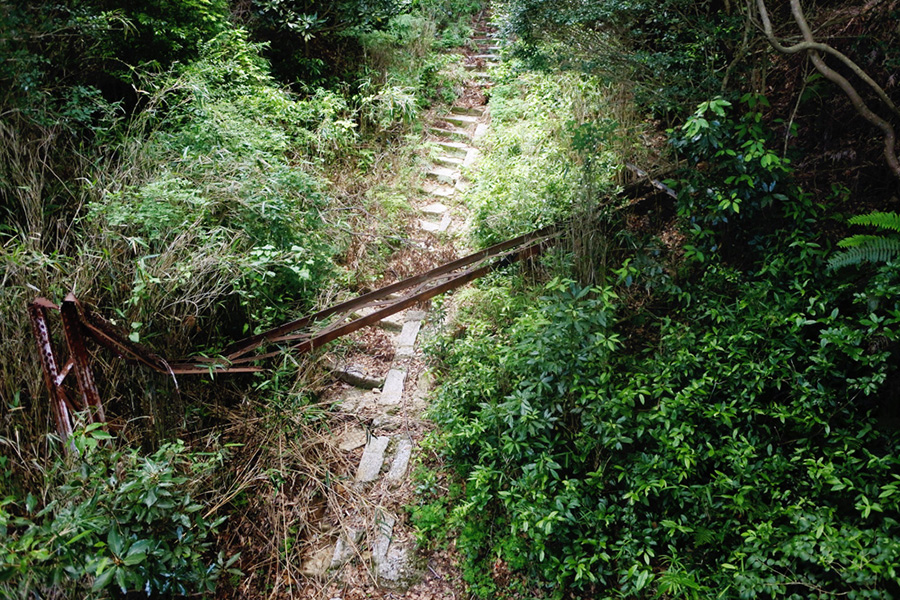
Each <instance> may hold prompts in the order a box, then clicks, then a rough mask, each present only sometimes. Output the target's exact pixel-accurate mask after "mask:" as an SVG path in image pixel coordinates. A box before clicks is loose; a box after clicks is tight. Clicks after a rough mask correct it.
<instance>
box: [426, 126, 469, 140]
mask: <svg viewBox="0 0 900 600" xmlns="http://www.w3.org/2000/svg"><path fill="white" fill-rule="evenodd" d="M428 131H429V133H431V134H432V135H436V136H438V137H442V138H448V139H451V140H457V141H465V140H468V139H469V132H468V131H462V130H459V129H444V128H442V127H429V128H428Z"/></svg>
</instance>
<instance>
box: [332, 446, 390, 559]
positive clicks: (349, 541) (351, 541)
mask: <svg viewBox="0 0 900 600" xmlns="http://www.w3.org/2000/svg"><path fill="white" fill-rule="evenodd" d="M395 460H396V459H395ZM391 468H393V467H391ZM363 533H364V532H363V530H362V529H354V528H352V527H351V528H350V529H348V530H347V532H346V533H345V534H344V535H342V536H340V537H339V538H338V541H337V542H336V543H335V545H334V552H333V553H332V554H331V566H330V567H329V568H330V569H336V568H338V567H339V566H341V565H342V564H344V563H345V562H347V561H348V560H350V559H351V558H353V555H354V554H356V547H357V545H358V544H359V542H360V540H362V536H363Z"/></svg>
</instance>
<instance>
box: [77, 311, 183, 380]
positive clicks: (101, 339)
mask: <svg viewBox="0 0 900 600" xmlns="http://www.w3.org/2000/svg"><path fill="white" fill-rule="evenodd" d="M75 307H76V308H77V309H78V317H79V320H80V322H81V324H82V325H84V328H85V329H86V330H87V331H88V332H89V333H90V335H91V337H92V338H94V340H96V341H97V343H98V344H100V345H102V346H104V347H106V348H108V349H110V350H112V351H113V352H115V353H116V354H118V355H119V356H121V357H123V358H127V359H131V360H134V361H137V362H139V363H142V364H144V365H146V366H148V367H150V368H151V369H153V370H154V371H156V372H158V373H163V374H165V375H170V374H171V370H170V369H169V365H168V363H167V362H166V361H165V359H164V358H162V357H161V356H159V355H158V354H156V353H154V352H151V351H150V350H148V349H147V348H145V347H144V346H142V345H141V344H136V343H134V342H132V341H131V340H129V339H128V338H127V337H125V336H124V335H122V334H120V333H119V332H118V330H117V329H116V327H115V326H114V325H113V324H112V323H110V322H109V321H107V320H106V319H104V318H103V317H101V316H100V315H98V314H97V313H95V312H94V311H92V310H90V309H88V308H86V307H85V306H83V305H82V304H81V303H80V302H77V301H76V302H75Z"/></svg>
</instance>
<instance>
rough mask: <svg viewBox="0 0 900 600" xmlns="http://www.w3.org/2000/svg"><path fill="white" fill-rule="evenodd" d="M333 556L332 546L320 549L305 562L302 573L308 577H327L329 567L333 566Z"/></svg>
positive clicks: (301, 568)
mask: <svg viewBox="0 0 900 600" xmlns="http://www.w3.org/2000/svg"><path fill="white" fill-rule="evenodd" d="M333 554H334V553H333V552H332V550H331V547H330V546H325V547H324V548H319V549H318V550H316V551H315V552H313V553H312V554H310V555H308V558H307V559H306V560H304V561H303V564H302V565H301V566H300V572H301V573H303V574H304V575H306V576H307V577H321V576H322V575H325V573H326V572H327V571H328V567H329V566H331V557H332V555H333Z"/></svg>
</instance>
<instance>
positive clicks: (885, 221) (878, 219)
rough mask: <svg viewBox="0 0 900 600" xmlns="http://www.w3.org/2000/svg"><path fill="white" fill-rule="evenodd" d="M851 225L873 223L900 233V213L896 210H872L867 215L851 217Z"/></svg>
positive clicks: (875, 225)
mask: <svg viewBox="0 0 900 600" xmlns="http://www.w3.org/2000/svg"><path fill="white" fill-rule="evenodd" d="M849 223H850V224H851V225H872V226H874V227H880V228H881V229H890V230H892V231H896V232H897V233H900V215H898V214H897V213H895V212H877V211H876V212H870V213H869V214H867V215H856V216H855V217H850V220H849Z"/></svg>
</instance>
